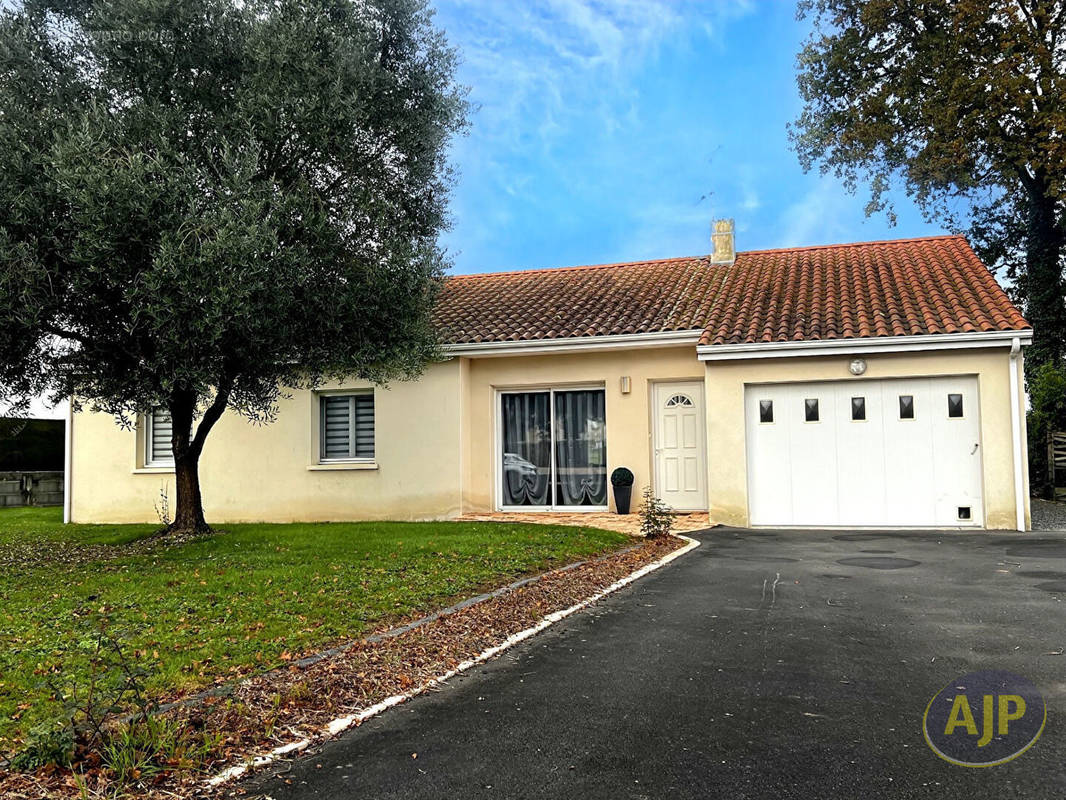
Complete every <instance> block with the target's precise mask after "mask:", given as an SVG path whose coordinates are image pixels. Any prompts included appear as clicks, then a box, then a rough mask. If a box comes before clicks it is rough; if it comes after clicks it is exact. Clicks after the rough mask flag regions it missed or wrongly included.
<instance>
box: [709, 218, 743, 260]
mask: <svg viewBox="0 0 1066 800" xmlns="http://www.w3.org/2000/svg"><path fill="white" fill-rule="evenodd" d="M711 245H712V250H711V263H712V264H727V265H732V263H733V262H734V261H736V260H737V250H736V244H735V242H734V238H733V220H731V219H716V220H715V221H714V222H712V223H711Z"/></svg>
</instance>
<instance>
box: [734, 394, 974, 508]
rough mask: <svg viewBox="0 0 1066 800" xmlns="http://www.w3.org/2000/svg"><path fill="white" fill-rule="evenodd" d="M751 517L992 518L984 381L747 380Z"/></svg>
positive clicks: (749, 501) (749, 506)
mask: <svg viewBox="0 0 1066 800" xmlns="http://www.w3.org/2000/svg"><path fill="white" fill-rule="evenodd" d="M745 394H746V398H745V405H746V416H747V449H748V511H749V516H750V519H751V524H752V525H783V526H788V525H799V526H808V527H809V526H822V525H826V526H842V525H856V526H863V527H915V526H917V527H944V528H948V527H970V526H980V525H982V524H983V522H984V509H983V507H982V496H981V425H980V408H979V396H978V390H977V379H976V378H974V377H971V376H958V377H949V378H944V377H930V378H921V377H919V378H908V379H900V380H850V381H834V382H824V383H787V384H776V385H766V386H749V387H748V388H747V391H746V393H745Z"/></svg>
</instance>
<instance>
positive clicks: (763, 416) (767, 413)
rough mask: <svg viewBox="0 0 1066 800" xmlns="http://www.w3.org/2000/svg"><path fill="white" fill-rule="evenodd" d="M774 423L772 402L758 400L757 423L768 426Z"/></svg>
mask: <svg viewBox="0 0 1066 800" xmlns="http://www.w3.org/2000/svg"><path fill="white" fill-rule="evenodd" d="M773 421H774V401H773V400H760V401H759V422H761V423H763V424H764V425H769V424H770V423H771V422H773Z"/></svg>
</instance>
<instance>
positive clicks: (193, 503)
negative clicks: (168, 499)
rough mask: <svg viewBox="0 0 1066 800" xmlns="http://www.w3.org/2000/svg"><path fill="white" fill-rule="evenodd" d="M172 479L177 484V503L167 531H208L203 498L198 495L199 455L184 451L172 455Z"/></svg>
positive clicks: (209, 528)
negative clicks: (181, 453) (178, 455)
mask: <svg viewBox="0 0 1066 800" xmlns="http://www.w3.org/2000/svg"><path fill="white" fill-rule="evenodd" d="M174 480H175V483H176V484H177V491H178V497H177V503H176V507H175V510H174V521H173V522H172V523H171V524H170V527H169V528H167V532H168V533H208V532H209V531H210V530H211V527H210V526H209V525H208V524H207V520H205V519H204V505H203V499H202V497H201V495H200V457H199V455H198V454H192V453H186V455H185V457H184V458H178V457H177V454H175V456H174Z"/></svg>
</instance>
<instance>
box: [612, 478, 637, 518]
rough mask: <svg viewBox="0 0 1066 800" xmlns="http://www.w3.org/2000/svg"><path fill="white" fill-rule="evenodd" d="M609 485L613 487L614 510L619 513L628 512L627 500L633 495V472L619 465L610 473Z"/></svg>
mask: <svg viewBox="0 0 1066 800" xmlns="http://www.w3.org/2000/svg"><path fill="white" fill-rule="evenodd" d="M611 486H613V487H614V507H615V510H616V511H617V512H618V513H619V514H628V513H629V500H630V498H631V497H632V496H633V473H632V472H630V471H629V470H628V469H626V468H625V467H619V468H618V469H616V470H615V471H614V472H612V473H611Z"/></svg>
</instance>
